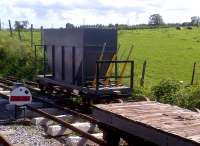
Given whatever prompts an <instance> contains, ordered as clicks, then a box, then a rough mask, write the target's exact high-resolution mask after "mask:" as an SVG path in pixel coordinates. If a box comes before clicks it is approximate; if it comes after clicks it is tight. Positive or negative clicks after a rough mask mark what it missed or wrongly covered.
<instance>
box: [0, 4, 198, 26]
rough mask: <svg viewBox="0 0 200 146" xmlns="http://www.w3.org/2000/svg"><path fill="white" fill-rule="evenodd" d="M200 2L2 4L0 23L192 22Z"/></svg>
mask: <svg viewBox="0 0 200 146" xmlns="http://www.w3.org/2000/svg"><path fill="white" fill-rule="evenodd" d="M199 5H200V0H0V19H1V21H2V23H3V24H2V25H3V27H7V26H8V22H7V20H8V19H10V20H11V21H12V22H14V21H15V20H19V21H21V20H28V21H29V23H30V24H33V25H34V27H40V26H44V27H45V28H47V27H53V28H57V27H65V24H66V23H73V24H74V25H89V24H90V25H92V24H104V25H107V24H110V23H112V24H115V23H118V24H129V25H133V24H141V23H145V24H146V23H148V20H149V16H150V15H152V14H156V13H158V14H160V15H161V16H162V17H163V20H164V22H165V23H176V22H179V23H182V22H190V21H191V19H190V18H191V17H192V16H200V8H199Z"/></svg>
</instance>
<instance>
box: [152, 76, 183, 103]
mask: <svg viewBox="0 0 200 146" xmlns="http://www.w3.org/2000/svg"><path fill="white" fill-rule="evenodd" d="M181 85H182V84H181V83H180V82H179V81H174V80H162V81H161V82H160V83H159V84H158V85H157V86H153V87H152V89H151V92H152V95H153V98H154V99H156V100H157V101H160V102H163V103H171V104H173V103H174V99H173V95H174V94H175V93H176V92H177V91H179V90H180V88H181Z"/></svg>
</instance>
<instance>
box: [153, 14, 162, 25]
mask: <svg viewBox="0 0 200 146" xmlns="http://www.w3.org/2000/svg"><path fill="white" fill-rule="evenodd" d="M163 24H164V21H163V18H162V16H161V15H160V14H153V15H151V16H150V17H149V25H163Z"/></svg>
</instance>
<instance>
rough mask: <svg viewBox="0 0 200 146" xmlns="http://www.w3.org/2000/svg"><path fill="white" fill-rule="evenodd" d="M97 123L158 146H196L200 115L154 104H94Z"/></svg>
mask: <svg viewBox="0 0 200 146" xmlns="http://www.w3.org/2000/svg"><path fill="white" fill-rule="evenodd" d="M93 114H94V116H95V117H96V118H97V119H98V120H100V121H101V122H103V123H105V124H108V125H110V126H112V127H114V128H117V129H119V130H121V131H124V132H127V133H129V134H132V135H134V136H138V137H140V138H143V139H145V140H147V141H151V142H153V143H155V144H158V145H161V146H194V145H195V146H196V145H200V114H199V113H196V112H193V111H190V110H187V109H183V108H180V107H177V106H171V105H168V104H162V103H157V102H151V101H150V102H149V101H147V102H134V103H120V104H111V105H95V106H94V109H93Z"/></svg>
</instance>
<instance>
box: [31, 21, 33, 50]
mask: <svg viewBox="0 0 200 146" xmlns="http://www.w3.org/2000/svg"><path fill="white" fill-rule="evenodd" d="M31 47H32V48H33V24H31Z"/></svg>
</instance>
